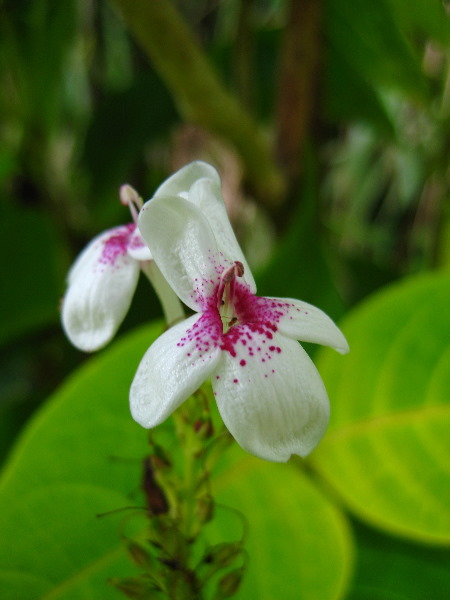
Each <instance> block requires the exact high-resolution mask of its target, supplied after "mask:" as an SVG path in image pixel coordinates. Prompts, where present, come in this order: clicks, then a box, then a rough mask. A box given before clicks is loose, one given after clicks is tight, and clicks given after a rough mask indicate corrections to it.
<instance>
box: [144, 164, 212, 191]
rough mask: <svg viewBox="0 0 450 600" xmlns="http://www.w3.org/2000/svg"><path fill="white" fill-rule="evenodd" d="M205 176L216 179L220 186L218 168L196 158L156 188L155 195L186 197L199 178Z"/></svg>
mask: <svg viewBox="0 0 450 600" xmlns="http://www.w3.org/2000/svg"><path fill="white" fill-rule="evenodd" d="M205 177H206V178H208V179H211V180H213V181H215V182H216V183H217V184H218V185H219V186H220V177H219V174H218V172H217V171H216V169H215V168H214V167H213V166H211V165H209V164H208V163H205V162H203V161H201V160H195V161H194V162H191V163H189V164H188V165H186V166H185V167H182V168H181V169H179V170H178V171H177V172H176V173H174V174H173V175H172V176H171V177H169V178H168V179H166V181H164V183H162V184H161V185H160V186H159V188H158V189H157V190H156V192H155V194H154V196H153V197H154V198H156V197H158V196H182V197H183V198H186V197H187V194H188V192H189V190H190V189H191V186H192V185H193V184H194V183H195V182H196V181H197V180H198V179H203V178H205Z"/></svg>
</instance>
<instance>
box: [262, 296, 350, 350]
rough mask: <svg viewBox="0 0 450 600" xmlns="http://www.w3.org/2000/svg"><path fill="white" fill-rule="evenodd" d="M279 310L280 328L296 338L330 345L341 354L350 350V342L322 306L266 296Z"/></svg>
mask: <svg viewBox="0 0 450 600" xmlns="http://www.w3.org/2000/svg"><path fill="white" fill-rule="evenodd" d="M264 300H266V301H267V302H268V303H269V304H271V305H272V306H273V307H274V310H275V311H277V310H278V311H279V313H278V317H277V327H278V330H279V331H280V332H281V333H283V334H284V335H287V336H288V337H290V338H293V339H294V340H300V341H302V342H313V343H314V344H322V345H323V346H330V348H334V349H335V350H337V351H338V352H340V353H341V354H346V353H347V352H348V351H349V349H350V348H349V346H348V342H347V340H346V339H345V337H344V334H343V333H342V331H341V330H340V329H339V327H338V326H337V325H336V324H335V323H334V322H333V321H332V320H331V319H330V317H329V316H328V315H326V314H325V313H324V312H323V311H322V310H320V308H317V307H316V306H313V305H312V304H308V303H307V302H302V301H301V300H293V299H291V298H265V299H264Z"/></svg>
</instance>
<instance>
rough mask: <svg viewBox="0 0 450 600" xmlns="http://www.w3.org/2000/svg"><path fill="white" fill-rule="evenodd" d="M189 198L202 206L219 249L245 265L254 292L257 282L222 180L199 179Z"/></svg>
mask: <svg viewBox="0 0 450 600" xmlns="http://www.w3.org/2000/svg"><path fill="white" fill-rule="evenodd" d="M188 199H189V201H190V202H193V203H194V204H195V205H196V206H198V207H199V208H200V210H201V211H202V213H203V214H204V215H205V216H206V218H207V219H208V223H209V225H210V227H211V229H212V230H213V233H214V237H215V238H216V242H217V247H218V248H219V251H220V252H222V253H223V255H224V256H225V257H226V258H227V259H228V260H229V261H230V262H231V263H234V262H235V261H237V260H238V261H240V262H241V263H242V264H243V265H244V279H245V281H246V282H247V283H248V284H249V286H250V289H251V291H252V293H255V292H256V284H255V280H254V278H253V275H252V272H251V270H250V267H249V265H248V263H247V260H246V258H245V256H244V253H243V252H242V250H241V247H240V246H239V243H238V241H237V239H236V236H235V235H234V231H233V228H232V227H231V223H230V220H229V218H228V214H227V210H226V207H225V202H224V201H223V198H222V192H221V188H220V180H219V181H217V180H213V179H199V180H197V181H196V182H195V183H194V184H193V185H192V187H191V189H190V191H189V196H188Z"/></svg>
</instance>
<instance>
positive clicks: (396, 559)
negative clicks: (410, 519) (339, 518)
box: [346, 521, 450, 600]
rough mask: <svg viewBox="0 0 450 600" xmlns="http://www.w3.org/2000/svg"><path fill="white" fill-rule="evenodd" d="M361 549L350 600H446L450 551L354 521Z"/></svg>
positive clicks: (449, 577) (448, 586)
mask: <svg viewBox="0 0 450 600" xmlns="http://www.w3.org/2000/svg"><path fill="white" fill-rule="evenodd" d="M353 531H354V533H355V538H356V542H357V545H358V560H357V565H356V569H355V575H354V579H353V582H352V585H351V586H350V591H349V593H348V596H347V597H346V600H423V599H424V598H433V600H446V599H447V597H448V590H449V588H450V569H449V564H450V550H448V549H442V548H430V547H428V546H419V545H416V544H411V543H409V542H406V541H405V540H401V539H398V538H395V537H393V536H388V535H385V534H383V533H381V532H379V531H375V530H374V529H371V528H369V527H367V526H366V525H364V524H362V523H360V522H355V521H353Z"/></svg>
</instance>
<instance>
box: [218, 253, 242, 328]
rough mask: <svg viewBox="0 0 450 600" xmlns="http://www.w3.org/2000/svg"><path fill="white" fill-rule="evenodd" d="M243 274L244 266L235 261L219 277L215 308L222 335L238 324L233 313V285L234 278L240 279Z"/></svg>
mask: <svg viewBox="0 0 450 600" xmlns="http://www.w3.org/2000/svg"><path fill="white" fill-rule="evenodd" d="M243 274H244V265H243V264H242V263H241V262H240V261H238V260H236V261H235V262H234V264H233V265H232V266H231V267H229V268H228V269H226V270H225V271H224V272H223V273H222V275H221V277H220V282H219V288H218V290H217V308H218V310H219V314H220V317H221V319H222V325H223V333H226V332H227V331H228V330H229V329H230V328H231V327H233V325H235V324H236V323H237V322H238V318H237V316H236V315H235V312H234V293H235V283H236V277H242V276H243Z"/></svg>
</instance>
